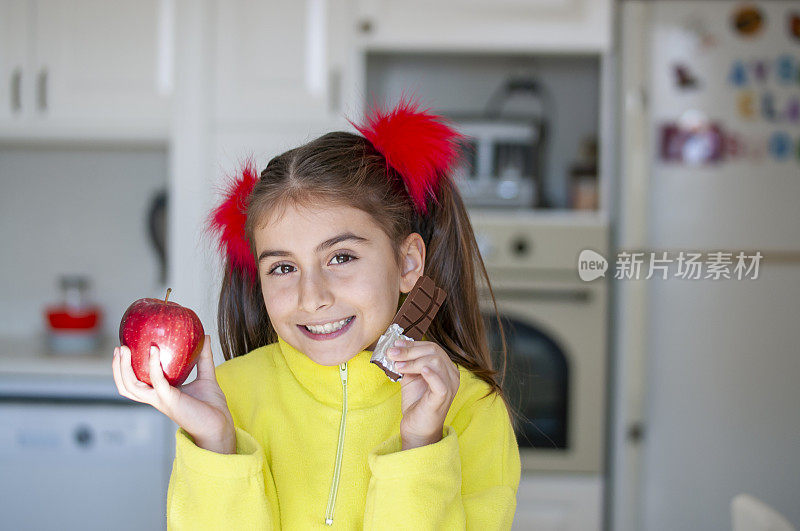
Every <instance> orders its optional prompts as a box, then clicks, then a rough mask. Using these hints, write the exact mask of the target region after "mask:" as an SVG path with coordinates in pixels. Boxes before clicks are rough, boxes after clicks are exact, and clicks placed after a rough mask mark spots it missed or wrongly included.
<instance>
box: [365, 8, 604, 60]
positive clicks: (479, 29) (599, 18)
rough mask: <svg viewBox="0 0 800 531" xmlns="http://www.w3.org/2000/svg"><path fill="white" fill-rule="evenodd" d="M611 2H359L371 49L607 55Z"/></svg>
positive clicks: (366, 36) (367, 44)
mask: <svg viewBox="0 0 800 531" xmlns="http://www.w3.org/2000/svg"><path fill="white" fill-rule="evenodd" d="M612 8H613V3H612V1H611V0H438V1H436V2H429V1H426V0H358V5H357V25H358V28H359V30H358V31H359V34H360V38H361V42H362V44H363V45H364V46H365V47H367V48H370V49H387V50H420V51H422V50H427V51H483V52H486V51H514V50H519V51H526V52H530V51H536V52H554V53H559V52H570V53H581V52H603V51H607V50H608V49H609V48H610V46H611V18H612Z"/></svg>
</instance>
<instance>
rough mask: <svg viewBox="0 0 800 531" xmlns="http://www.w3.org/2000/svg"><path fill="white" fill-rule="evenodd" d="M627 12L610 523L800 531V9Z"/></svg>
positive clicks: (656, 528)
mask: <svg viewBox="0 0 800 531" xmlns="http://www.w3.org/2000/svg"><path fill="white" fill-rule="evenodd" d="M618 15H619V18H618V20H619V33H618V35H619V39H618V43H617V44H618V49H617V52H618V53H617V58H618V66H619V69H618V72H619V76H618V82H619V100H618V110H619V117H620V120H619V140H620V143H619V145H620V148H619V153H618V155H619V158H618V162H619V176H620V177H619V180H618V183H617V184H618V186H617V194H616V208H615V209H614V213H613V217H614V219H613V220H612V221H613V231H612V232H613V235H612V239H613V242H614V247H615V253H616V254H615V255H614V256H612V257H609V275H611V274H612V271H613V274H614V275H615V277H617V278H615V279H614V280H613V282H612V287H613V301H614V302H613V304H614V311H613V315H614V333H613V338H614V339H613V345H612V348H613V350H612V352H613V353H614V355H613V367H612V371H613V375H614V382H615V383H614V387H613V392H612V395H613V396H612V398H611V402H612V408H613V420H612V429H611V439H612V440H611V444H610V447H611V450H610V454H609V464H610V489H609V493H610V494H609V497H608V499H607V509H608V517H607V523H608V525H607V528H608V529H614V530H625V531H629V530H630V531H633V530H646V531H672V530H676V529H703V530H705V531H715V530H718V531H728V530H730V529H731V527H732V521H731V501H732V499H733V498H734V496H736V495H737V494H741V493H747V494H750V495H752V496H755V497H756V498H758V499H760V500H761V501H763V502H764V503H766V504H767V505H769V506H771V507H772V508H773V509H775V510H776V511H778V512H779V513H781V514H783V516H785V517H786V519H787V520H789V521H790V522H791V523H792V524H794V526H795V527H796V528H798V529H800V346H798V330H800V207H798V202H800V2H798V1H763V2H747V3H743V2H733V1H731V2H728V1H704V0H698V1H644V2H641V1H624V2H621V3H620V4H619V12H618ZM625 253H627V254H625ZM664 253H667V254H664ZM681 253H683V254H681ZM692 257H694V258H693V259H692ZM637 258H638V260H637ZM636 264H638V266H637V265H636ZM692 264H693V266H694V267H690V265H692ZM637 268H638V269H637ZM648 277H649V278H648Z"/></svg>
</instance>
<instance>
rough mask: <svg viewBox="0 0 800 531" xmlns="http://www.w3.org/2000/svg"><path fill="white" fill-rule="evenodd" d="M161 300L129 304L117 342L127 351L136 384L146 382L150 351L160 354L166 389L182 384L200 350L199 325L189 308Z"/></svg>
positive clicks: (201, 337) (148, 378)
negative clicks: (129, 353)
mask: <svg viewBox="0 0 800 531" xmlns="http://www.w3.org/2000/svg"><path fill="white" fill-rule="evenodd" d="M171 291H172V288H169V289H168V290H167V296H166V297H164V300H163V301H162V300H160V299H139V300H137V301H135V302H134V303H133V304H131V305H130V306H129V307H128V309H127V310H125V314H124V315H123V316H122V321H121V322H120V323H119V341H120V344H121V345H125V346H126V347H128V348H129V349H131V365H132V366H133V373H134V374H135V375H136V378H138V379H139V380H140V381H142V382H144V383H146V384H148V385H153V383H152V381H151V380H150V365H149V363H150V347H151V346H152V345H155V346H157V347H158V348H159V351H160V352H161V365H162V367H163V369H164V376H165V377H166V379H167V381H168V382H169V384H170V385H173V386H178V385H181V384H182V383H183V382H185V381H186V378H188V377H189V373H190V372H192V368H193V367H194V366H195V364H197V359H198V357H199V356H200V351H201V350H202V348H203V340H204V338H205V332H204V331H203V324H202V323H201V322H200V319H199V318H198V317H197V314H196V313H194V312H193V311H192V310H190V309H189V308H185V307H183V306H181V305H180V304H178V303H176V302H172V301H167V299H168V298H169V294H170V292H171Z"/></svg>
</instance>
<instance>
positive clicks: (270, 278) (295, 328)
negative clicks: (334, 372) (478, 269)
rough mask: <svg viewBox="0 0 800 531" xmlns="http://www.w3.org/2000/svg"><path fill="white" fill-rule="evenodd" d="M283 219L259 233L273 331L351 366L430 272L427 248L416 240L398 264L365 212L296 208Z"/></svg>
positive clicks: (314, 355) (323, 360)
mask: <svg viewBox="0 0 800 531" xmlns="http://www.w3.org/2000/svg"><path fill="white" fill-rule="evenodd" d="M282 214H283V215H282V216H280V217H279V218H278V217H277V216H272V217H271V218H270V219H268V220H267V223H266V225H264V226H262V227H261V228H259V229H257V230H256V233H255V243H256V256H257V257H258V271H259V276H260V278H261V292H262V294H263V295H264V304H265V305H266V309H267V313H268V314H269V317H270V321H271V322H272V326H273V327H274V328H275V331H276V332H277V333H278V335H279V336H281V337H282V338H283V339H284V340H285V341H286V342H287V343H289V344H290V345H292V346H293V347H295V348H296V349H297V350H299V351H300V352H303V353H304V354H306V355H307V356H308V357H309V358H311V359H312V360H314V361H315V362H316V363H318V364H320V365H338V364H340V363H344V362H345V361H347V360H349V359H350V358H352V357H353V356H355V355H356V354H358V353H359V352H361V351H362V350H364V349H365V348H367V347H368V346H369V345H371V344H372V343H373V342H374V341H375V340H376V339H377V338H378V337H379V336H380V335H381V334H382V333H383V332H384V331H385V330H386V328H387V327H388V326H389V324H391V322H392V319H393V318H394V314H395V313H396V312H397V303H398V300H399V297H400V292H401V291H402V292H403V293H408V292H409V291H411V288H413V287H414V283H415V282H416V281H417V279H418V278H419V277H420V276H421V275H422V273H423V266H424V263H425V244H424V242H423V241H422V237H421V236H420V235H419V234H416V233H413V234H411V235H409V236H408V237H407V238H406V240H405V241H404V242H403V244H402V246H401V250H402V259H401V266H398V265H397V262H396V261H395V258H394V253H393V250H392V245H391V241H390V240H389V237H388V236H387V235H386V233H384V232H383V230H382V229H381V228H380V227H379V226H378V225H377V224H376V223H375V222H374V221H373V220H372V217H371V216H370V215H369V214H367V213H366V212H364V211H362V210H359V209H356V208H352V207H346V206H339V205H323V206H315V207H312V208H308V207H303V206H300V205H292V204H290V205H288V206H287V207H286V209H285V210H284V212H283V213H282ZM309 325H310V326H311V329H310V328H308V326H309Z"/></svg>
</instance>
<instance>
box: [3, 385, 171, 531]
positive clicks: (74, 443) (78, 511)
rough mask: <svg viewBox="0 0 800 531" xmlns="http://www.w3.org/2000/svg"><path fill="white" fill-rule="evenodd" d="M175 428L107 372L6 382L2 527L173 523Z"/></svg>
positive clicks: (157, 526)
mask: <svg viewBox="0 0 800 531" xmlns="http://www.w3.org/2000/svg"><path fill="white" fill-rule="evenodd" d="M176 430H177V426H176V425H175V424H174V423H173V422H172V421H171V420H170V419H169V418H168V417H166V416H165V415H163V414H162V413H160V412H159V411H157V410H156V409H154V408H153V407H152V406H149V405H147V404H141V403H138V402H134V401H132V400H128V399H127V398H124V397H122V396H120V395H119V394H118V392H117V389H116V386H115V385H114V384H113V381H111V378H110V376H109V377H108V378H103V379H100V378H52V377H51V378H47V377H43V376H35V377H33V376H25V377H21V376H16V377H10V376H4V377H3V378H0V528H2V529H14V530H28V529H30V530H37V531H39V530H51V529H52V530H59V531H62V530H108V529H114V530H115V531H120V530H134V529H136V530H141V529H166V493H167V486H168V483H169V476H170V473H171V470H172V461H173V458H174V452H175V449H174V445H175V437H174V434H175V431H176Z"/></svg>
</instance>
